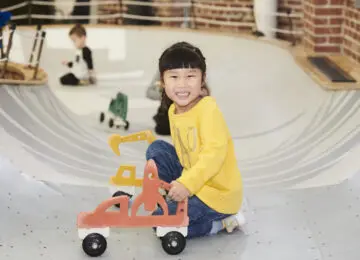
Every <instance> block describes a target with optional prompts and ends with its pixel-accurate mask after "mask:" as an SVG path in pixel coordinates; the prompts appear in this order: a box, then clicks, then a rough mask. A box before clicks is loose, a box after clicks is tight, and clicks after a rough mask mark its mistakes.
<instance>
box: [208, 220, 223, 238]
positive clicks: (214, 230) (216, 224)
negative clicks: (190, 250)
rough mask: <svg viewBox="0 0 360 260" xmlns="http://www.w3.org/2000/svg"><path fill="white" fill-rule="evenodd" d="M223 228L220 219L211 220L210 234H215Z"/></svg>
mask: <svg viewBox="0 0 360 260" xmlns="http://www.w3.org/2000/svg"><path fill="white" fill-rule="evenodd" d="M223 229H224V224H223V222H222V220H217V221H213V223H212V228H211V231H210V234H211V235H215V234H217V233H219V232H220V231H221V230H223Z"/></svg>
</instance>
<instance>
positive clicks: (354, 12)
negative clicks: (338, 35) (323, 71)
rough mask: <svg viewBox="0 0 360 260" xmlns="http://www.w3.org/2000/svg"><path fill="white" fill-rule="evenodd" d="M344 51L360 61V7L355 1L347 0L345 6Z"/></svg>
mask: <svg viewBox="0 0 360 260" xmlns="http://www.w3.org/2000/svg"><path fill="white" fill-rule="evenodd" d="M342 29H343V30H342V32H343V42H342V52H343V54H344V55H346V56H348V57H349V58H351V59H353V60H354V61H357V62H358V63H360V8H358V9H356V8H355V1H354V0H349V1H346V3H345V7H344V22H343V28H342Z"/></svg>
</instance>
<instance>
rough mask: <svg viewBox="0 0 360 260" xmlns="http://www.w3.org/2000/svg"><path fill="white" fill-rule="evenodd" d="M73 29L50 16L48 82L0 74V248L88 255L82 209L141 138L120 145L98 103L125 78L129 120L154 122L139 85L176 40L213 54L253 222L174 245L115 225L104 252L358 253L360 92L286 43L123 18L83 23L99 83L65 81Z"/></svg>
mask: <svg viewBox="0 0 360 260" xmlns="http://www.w3.org/2000/svg"><path fill="white" fill-rule="evenodd" d="M67 30H68V28H66V27H64V28H51V29H47V31H48V34H47V35H48V36H47V40H46V44H45V49H44V53H43V56H42V61H41V66H42V67H44V68H45V69H46V70H47V71H48V73H49V76H50V80H49V84H48V85H46V86H35V87H24V86H6V85H2V86H1V87H0V124H1V128H0V152H1V154H0V155H1V157H0V178H1V179H0V214H1V222H0V230H1V232H0V259H11V260H15V259H16V260H17V259H24V258H33V259H49V260H50V259H54V260H58V259H59V260H62V259H69V260H73V259H74V260H78V259H88V258H89V257H88V256H86V255H85V254H84V253H83V251H82V248H81V241H80V240H79V239H78V237H77V230H76V217H77V214H78V212H80V211H91V210H93V209H94V208H95V207H96V206H97V205H98V203H100V202H101V201H102V200H104V199H106V198H108V197H109V196H110V194H111V193H110V191H109V186H108V181H109V177H110V176H112V175H114V174H115V173H116V170H117V167H118V166H119V165H120V164H135V165H136V166H137V169H138V172H137V174H139V175H141V174H142V170H143V167H144V158H145V156H144V152H145V150H146V147H147V145H146V143H129V144H124V145H122V146H121V147H120V150H121V153H122V154H121V156H120V157H117V156H115V155H114V154H113V153H112V152H111V150H110V148H109V147H108V145H107V137H108V135H109V133H111V132H114V131H117V130H110V129H107V127H106V126H102V125H99V124H98V121H97V120H98V115H99V112H100V111H103V110H106V108H107V106H108V103H109V100H110V98H111V97H112V96H114V95H115V94H116V92H117V91H123V92H125V93H126V94H128V95H129V106H130V108H129V109H130V110H129V121H130V123H131V127H130V129H129V132H135V131H140V130H146V129H152V128H153V127H154V125H153V122H152V119H151V117H152V116H153V115H154V113H156V109H157V106H158V102H157V101H152V100H148V99H146V97H145V95H146V89H147V87H148V84H150V82H151V80H152V78H153V76H154V74H155V72H156V62H157V59H158V57H159V55H160V54H161V51H162V50H163V49H164V48H165V47H166V46H168V45H169V44H171V43H172V42H174V41H177V40H187V41H190V42H192V43H194V44H196V45H198V46H199V47H200V48H201V49H202V50H203V52H204V55H205V56H206V58H207V62H208V66H209V72H208V81H209V85H210V88H211V89H212V93H213V95H214V96H215V97H216V98H217V100H218V102H219V105H220V106H221V108H222V110H223V112H224V114H225V117H226V119H227V121H228V123H229V127H230V130H231V132H232V135H233V136H234V139H235V142H236V152H237V156H238V162H239V167H240V169H241V172H242V174H243V177H244V185H245V189H246V190H245V196H246V203H245V204H246V205H245V208H244V210H245V215H246V218H247V220H248V224H247V226H246V231H247V233H246V234H244V233H243V232H237V233H235V234H232V235H227V234H220V235H217V236H214V237H208V238H203V239H195V240H191V241H188V244H187V247H186V249H185V251H184V252H183V253H182V254H181V255H179V256H176V257H170V256H168V255H166V254H165V253H164V251H163V250H162V248H161V244H160V242H159V240H158V239H156V237H155V236H154V234H153V233H152V231H151V230H150V229H114V230H112V233H111V236H110V238H109V239H108V249H107V251H106V252H105V254H104V255H103V256H102V258H103V259H116V258H119V257H120V258H121V259H136V260H142V259H149V257H150V258H152V259H172V258H174V259H200V257H205V258H209V259H217V258H220V257H221V259H229V260H232V259H234V260H235V259H236V260H238V259H244V260H250V259H251V260H254V259H255V260H260V259H274V260H275V259H276V260H280V259H281V260H282V259H284V260H288V259H291V260H297V259H299V260H300V259H301V260H315V259H317V260H325V259H326V260H327V259H329V260H330V259H331V260H332V259H339V260H343V259H346V260H358V259H359V257H360V250H359V246H358V237H359V235H360V217H359V215H360V203H359V198H360V185H359V183H360V179H359V178H360V176H359V173H360V160H359V159H358V157H359V155H360V145H359V140H360V137H359V127H360V124H359V122H360V110H359V108H360V92H355V91H352V92H325V91H323V90H322V89H321V88H320V87H318V86H317V85H316V84H315V83H314V82H313V81H312V80H311V79H310V78H309V77H308V76H307V75H306V74H305V73H304V72H303V71H302V70H301V68H299V67H298V66H297V65H296V64H295V62H294V61H293V59H292V57H291V55H290V54H289V53H288V52H287V51H286V50H284V49H281V48H279V47H276V46H273V45H270V44H267V43H262V42H259V41H252V40H247V39H242V38H236V37H230V36H214V35H211V34H205V33H203V34H197V33H191V32H171V31H163V30H156V29H144V30H139V29H131V30H130V29H129V30H123V29H120V28H108V29H106V28H101V29H99V28H92V29H89V35H90V36H89V45H90V46H94V47H93V52H94V57H95V67H96V71H97V73H98V76H99V82H98V84H97V85H96V86H92V87H88V88H85V87H82V88H70V87H61V86H59V84H58V76H59V75H61V74H62V73H64V72H65V69H64V68H63V67H62V66H61V61H62V60H63V59H65V58H66V57H71V55H72V49H71V44H70V43H69V41H68V39H67V36H66V35H67ZM33 34H34V32H33V31H32V30H25V29H18V31H17V33H16V37H15V40H14V48H13V54H12V59H14V60H17V61H20V62H22V61H25V60H27V57H28V53H29V51H30V48H31V41H30V40H29V39H31V37H32V35H33ZM104 35H106V37H109V35H111V41H103V39H104V37H105V36H104ZM119 132H120V133H121V134H124V133H125V132H124V131H122V130H119ZM164 139H165V140H169V138H164Z"/></svg>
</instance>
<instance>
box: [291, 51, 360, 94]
mask: <svg viewBox="0 0 360 260" xmlns="http://www.w3.org/2000/svg"><path fill="white" fill-rule="evenodd" d="M291 53H292V54H293V56H294V59H295V61H296V62H297V64H298V65H299V66H300V67H301V68H302V69H303V70H304V71H305V72H306V73H307V74H308V75H309V76H310V77H311V78H312V79H313V80H314V81H315V82H316V83H317V84H318V85H320V86H321V87H322V88H323V89H325V90H332V91H334V90H339V91H348V90H360V66H359V64H357V63H356V62H354V61H352V60H351V59H350V58H348V57H346V56H343V55H326V57H327V58H328V59H329V60H331V61H332V62H334V63H335V64H336V65H337V66H339V67H340V68H341V69H342V70H343V71H345V72H346V73H347V74H349V75H350V76H351V77H353V78H354V79H355V80H356V81H357V82H354V83H353V82H351V83H346V82H332V81H331V80H330V79H328V78H327V77H326V75H324V74H323V73H322V72H321V71H320V70H319V69H318V68H316V67H315V66H314V65H313V64H311V62H310V61H309V60H308V57H309V56H312V57H316V56H325V55H323V54H319V55H318V54H313V53H310V52H306V50H304V48H303V47H302V46H301V45H300V46H298V47H296V48H294V49H293V50H291Z"/></svg>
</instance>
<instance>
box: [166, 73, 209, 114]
mask: <svg viewBox="0 0 360 260" xmlns="http://www.w3.org/2000/svg"><path fill="white" fill-rule="evenodd" d="M163 81H164V88H165V92H166V95H167V96H168V97H169V98H170V99H171V100H172V101H173V102H174V103H175V106H176V110H177V112H180V113H183V112H186V111H188V110H190V109H191V108H192V107H193V106H194V105H195V104H196V101H197V100H198V99H199V97H200V95H201V94H202V90H201V86H202V82H203V78H202V72H201V70H200V69H192V68H181V69H172V70H167V71H165V72H164V75H163Z"/></svg>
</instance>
